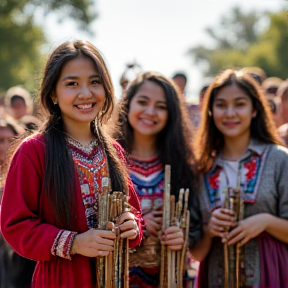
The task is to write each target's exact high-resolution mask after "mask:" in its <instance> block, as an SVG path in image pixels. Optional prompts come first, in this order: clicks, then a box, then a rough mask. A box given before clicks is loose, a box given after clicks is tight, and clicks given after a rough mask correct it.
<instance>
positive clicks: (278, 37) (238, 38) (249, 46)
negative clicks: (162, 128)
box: [188, 7, 288, 79]
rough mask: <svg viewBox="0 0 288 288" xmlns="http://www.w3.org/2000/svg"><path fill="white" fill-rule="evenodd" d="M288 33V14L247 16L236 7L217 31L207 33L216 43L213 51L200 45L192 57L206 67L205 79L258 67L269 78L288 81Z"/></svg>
mask: <svg viewBox="0 0 288 288" xmlns="http://www.w3.org/2000/svg"><path fill="white" fill-rule="evenodd" d="M265 23H266V24H267V25H265ZM261 27H262V29H261ZM263 27H264V28H263ZM286 31H288V21H287V12H285V11H282V12H281V11H280V12H276V13H267V12H262V13H257V12H249V13H244V12H242V11H241V10H240V9H239V8H237V7H236V8H233V9H232V11H231V13H229V16H228V17H227V16H223V17H222V19H221V20H220V24H219V25H218V26H217V27H215V28H207V29H206V33H208V35H209V36H210V37H211V38H212V39H213V42H214V46H213V48H207V47H205V46H203V45H199V46H197V47H193V48H191V49H190V50H189V52H188V53H189V54H190V55H191V56H192V57H193V58H194V59H195V63H196V64H198V65H199V67H202V71H203V74H204V75H205V76H215V75H216V74H218V73H219V72H220V71H222V70H223V69H226V68H241V67H246V66H253V67H255V66H256V67H260V68H262V69H263V70H264V71H265V72H266V74H267V76H268V77H270V76H277V77H280V78H282V79H286V78H288V53H287V51H288V34H287V33H286Z"/></svg>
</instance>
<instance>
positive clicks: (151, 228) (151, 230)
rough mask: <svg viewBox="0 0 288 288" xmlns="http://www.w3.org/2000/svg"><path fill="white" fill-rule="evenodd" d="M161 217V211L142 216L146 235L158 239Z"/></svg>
mask: <svg viewBox="0 0 288 288" xmlns="http://www.w3.org/2000/svg"><path fill="white" fill-rule="evenodd" d="M162 215H163V212H162V211H152V212H149V213H147V214H145V215H144V216H143V218H144V221H145V224H146V231H147V232H148V235H153V236H155V237H158V233H159V231H160V229H161V227H162Z"/></svg>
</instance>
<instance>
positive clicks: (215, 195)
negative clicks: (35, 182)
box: [204, 166, 223, 208]
mask: <svg viewBox="0 0 288 288" xmlns="http://www.w3.org/2000/svg"><path fill="white" fill-rule="evenodd" d="M222 170H223V169H222V167H220V166H217V167H216V169H214V170H212V171H211V172H208V173H207V174H206V175H205V176H204V182H205V186H206V189H207V191H208V197H209V202H210V203H209V204H210V205H212V208H214V207H215V206H217V204H218V202H219V201H220V197H219V178H220V172H221V171H222Z"/></svg>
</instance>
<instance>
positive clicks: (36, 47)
mask: <svg viewBox="0 0 288 288" xmlns="http://www.w3.org/2000/svg"><path fill="white" fill-rule="evenodd" d="M37 9H41V10H42V11H43V17H44V16H45V15H47V14H49V13H51V12H54V13H56V14H57V15H58V19H59V21H65V19H68V18H70V19H75V21H76V23H77V24H78V26H79V29H82V30H85V31H87V32H88V33H92V30H91V28H90V26H89V24H90V23H91V22H92V21H93V20H94V19H95V18H96V17H97V14H96V12H95V9H93V1H92V0H65V1H58V0H45V1H42V0H1V1H0V43H1V45H0V67H1V69H0V91H1V90H3V91H5V90H7V89H8V88H10V87H11V86H14V85H23V86H24V87H25V88H27V89H30V90H32V89H33V88H34V86H35V85H34V78H35V75H37V73H38V72H39V69H40V68H39V67H40V66H41V46H42V45H43V44H45V43H46V41H47V40H46V37H45V34H44V31H43V27H41V26H39V25H36V24H35V19H34V14H35V11H36V10H37Z"/></svg>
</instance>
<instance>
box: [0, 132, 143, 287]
mask: <svg viewBox="0 0 288 288" xmlns="http://www.w3.org/2000/svg"><path fill="white" fill-rule="evenodd" d="M67 145H68V149H69V151H70V152H71V154H72V157H73V160H74V164H75V168H76V174H77V177H76V187H75V192H76V206H75V207H71V215H72V229H71V230H72V231H67V230H65V227H58V226H56V219H55V214H54V211H53V206H52V205H53V204H52V203H50V202H49V201H48V199H47V197H46V195H45V193H44V187H43V180H44V174H45V141H44V137H43V135H39V134H38V135H35V136H32V137H30V138H28V139H26V140H25V141H24V142H23V143H22V144H21V146H20V147H19V148H18V150H17V151H16V153H15V155H14V157H13V159H12V161H11V165H10V168H9V172H8V175H7V180H6V184H5V188H4V194H3V200H2V204H3V205H2V211H1V229H2V233H3V235H4V237H5V239H6V240H7V242H8V243H9V244H10V245H11V246H12V247H13V248H14V249H15V251H16V252H17V253H19V254H20V255H22V256H23V257H27V258H30V259H34V260H36V261H37V265H36V268H35V272H34V275H33V283H32V287H35V288H46V287H47V288H60V287H61V288H79V287H81V288H92V287H93V284H92V282H93V281H92V278H93V274H94V272H95V271H93V265H91V264H90V262H91V263H92V262H93V263H95V258H88V257H85V256H82V255H79V254H76V255H70V249H71V246H72V242H73V238H74V237H75V235H76V234H77V233H83V232H86V231H87V230H88V229H89V228H96V227H97V211H98V206H97V201H96V197H95V195H97V194H98V193H101V179H102V177H107V176H108V167H107V159H106V155H105V152H104V150H103V148H102V146H101V145H99V143H97V141H94V142H91V144H90V149H88V150H86V149H85V148H84V147H83V146H82V145H81V144H80V143H78V142H75V141H73V140H71V139H70V138H69V137H68V139H67ZM114 147H115V149H116V150H117V152H118V156H119V158H121V159H122V160H124V156H123V153H122V148H121V147H120V146H119V144H117V143H114ZM59 161H61V159H59ZM73 192H74V191H71V193H73ZM129 196H130V198H129V204H130V205H131V206H133V207H134V208H135V209H133V213H134V214H135V216H136V219H135V220H136V221H137V223H138V227H139V230H140V233H139V235H138V237H137V238H136V239H135V240H131V241H130V247H131V248H133V247H135V246H136V245H138V244H139V243H140V241H141V238H142V224H141V223H142V217H141V208H140V204H139V201H138V198H137V195H136V193H135V190H134V187H133V184H132V183H131V182H129Z"/></svg>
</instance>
